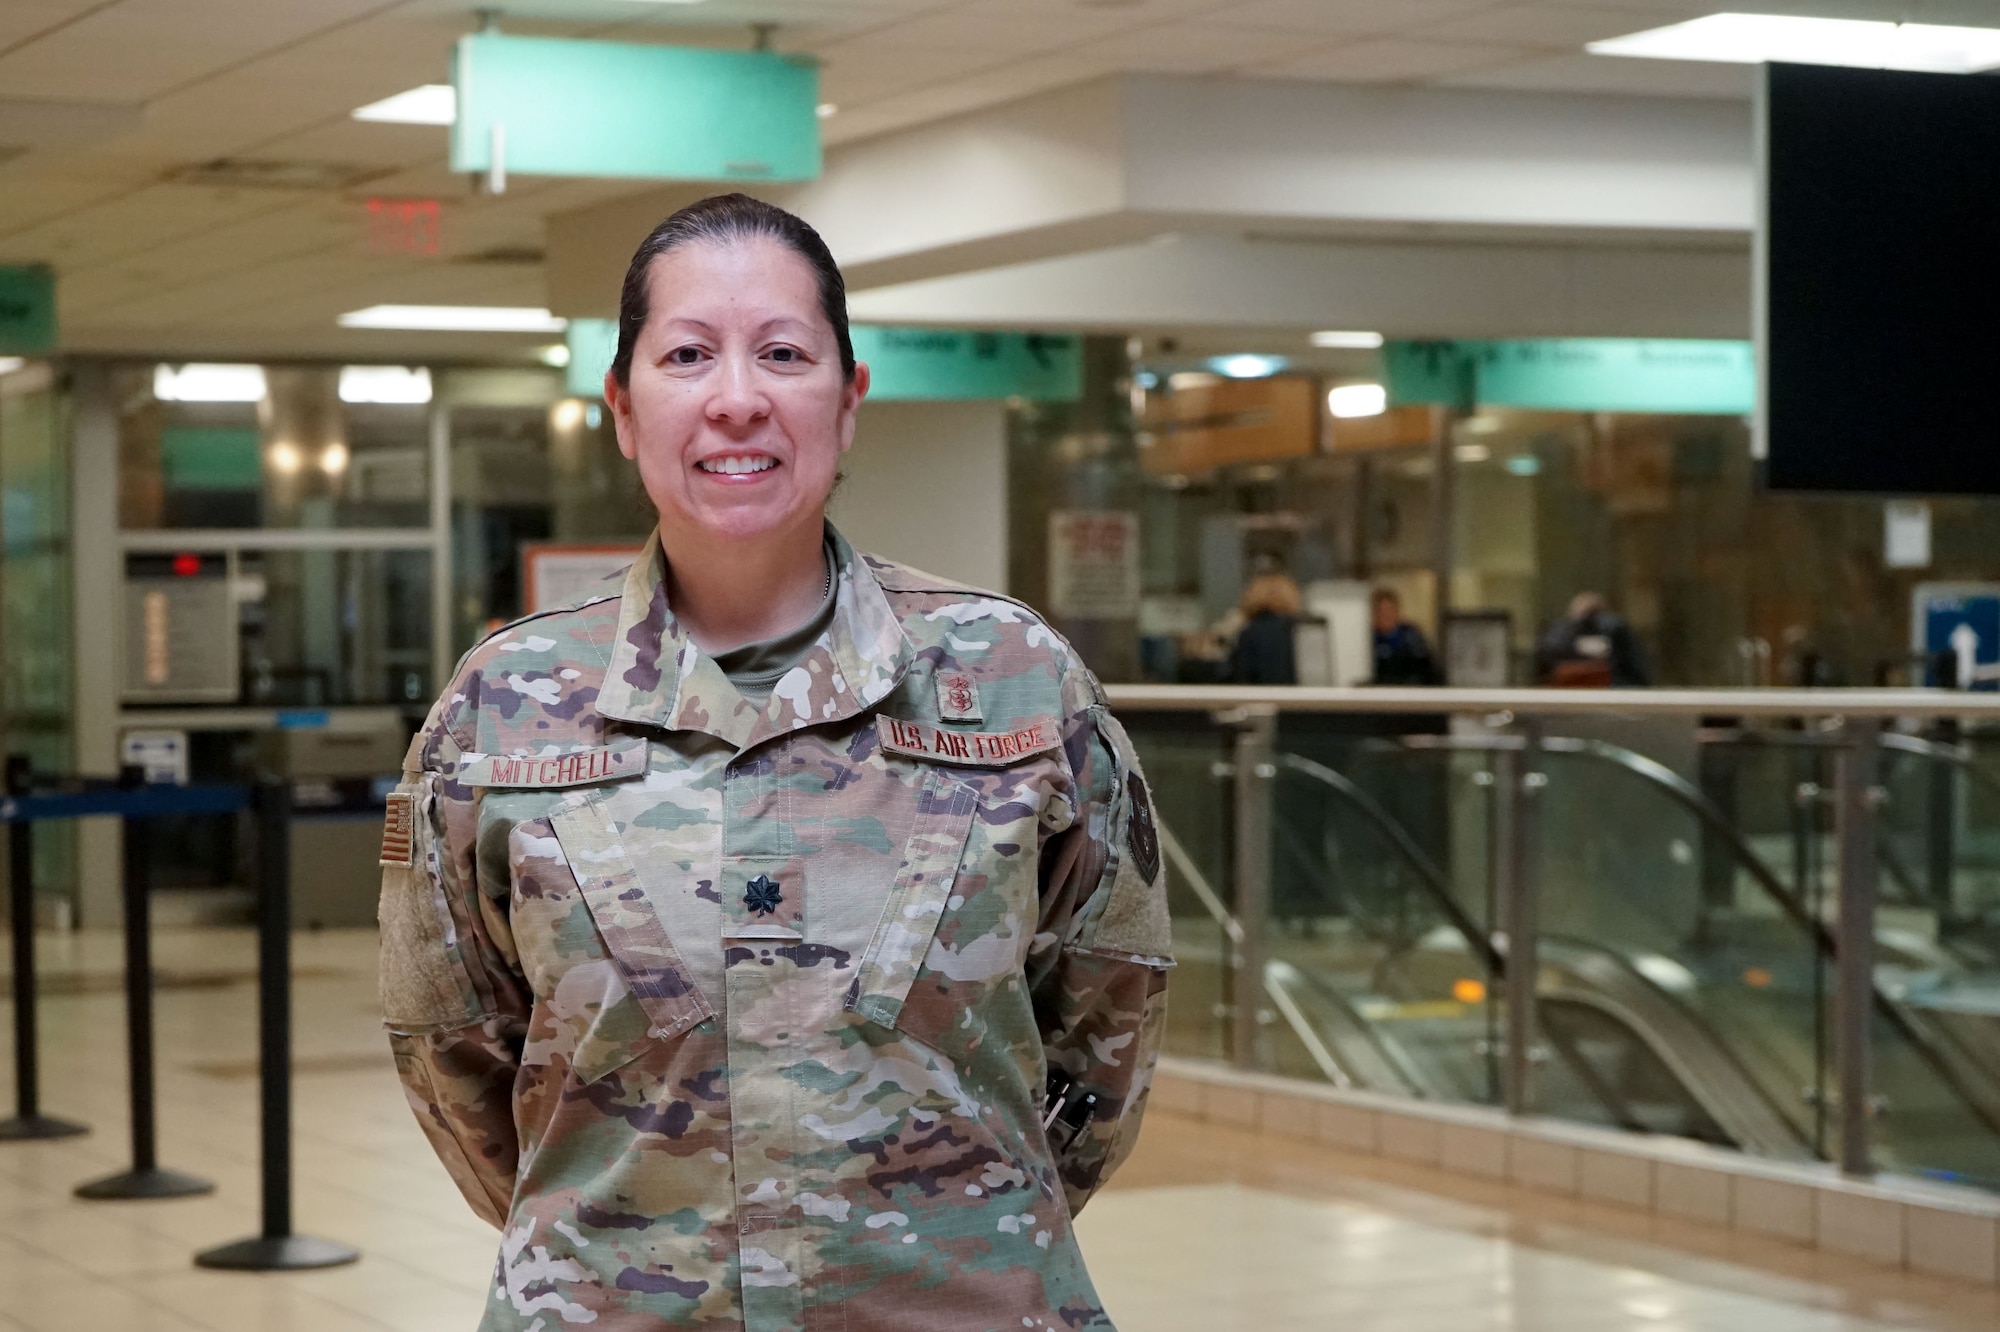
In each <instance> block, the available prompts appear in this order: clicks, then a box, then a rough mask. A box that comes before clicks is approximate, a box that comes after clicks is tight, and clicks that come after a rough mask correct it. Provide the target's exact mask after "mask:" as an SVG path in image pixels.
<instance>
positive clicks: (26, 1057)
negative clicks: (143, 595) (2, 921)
mask: <svg viewBox="0 0 2000 1332" xmlns="http://www.w3.org/2000/svg"><path fill="white" fill-rule="evenodd" d="M33 775H34V774H33V769H32V768H31V767H30V764H29V761H28V758H27V756H26V755H24V754H9V755H8V756H7V794H8V796H9V797H16V796H25V795H27V794H28V789H29V786H30V784H31V782H32V778H33ZM7 894H8V903H7V906H8V917H9V929H10V930H11V931H12V933H13V962H14V1117H13V1118H12V1119H7V1120H0V1142H29V1141H33V1140H35V1139H40V1138H73V1137H75V1136H76V1135H77V1134H79V1133H88V1132H90V1129H89V1127H88V1126H87V1125H83V1124H78V1123H74V1122H73V1121H71V1120H67V1119H56V1118H54V1117H52V1116H50V1115H45V1114H43V1113H42V1103H41V1102H42V1083H41V1048H40V1040H41V1033H40V1019H39V1015H38V1014H37V1013H36V1011H35V999H36V995H35V990H36V983H35V834H34V824H32V823H30V822H29V821H28V820H27V819H25V818H22V819H12V820H9V821H8V824H7Z"/></svg>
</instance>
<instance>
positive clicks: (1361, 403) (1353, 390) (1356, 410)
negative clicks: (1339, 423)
mask: <svg viewBox="0 0 2000 1332" xmlns="http://www.w3.org/2000/svg"><path fill="white" fill-rule="evenodd" d="M1326 409H1327V410H1328V411H1329V412H1332V413H1333V414H1334V415H1335V416H1337V417H1340V418H1341V419H1342V420H1353V419H1355V418H1357V417H1363V416H1380V415H1381V414H1382V413H1384V412H1386V411H1388V410H1389V390H1387V389H1385V388H1383V387H1382V386H1381V385H1380V384H1339V385H1336V386H1335V387H1333V388H1330V389H1328V390H1327V391H1326Z"/></svg>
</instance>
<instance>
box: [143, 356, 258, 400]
mask: <svg viewBox="0 0 2000 1332" xmlns="http://www.w3.org/2000/svg"><path fill="white" fill-rule="evenodd" d="M153 396H154V397H155V398H158V399H159V400H160V401H161V402H262V401H263V400H264V367H263V366H261V365H156V366H154V367H153Z"/></svg>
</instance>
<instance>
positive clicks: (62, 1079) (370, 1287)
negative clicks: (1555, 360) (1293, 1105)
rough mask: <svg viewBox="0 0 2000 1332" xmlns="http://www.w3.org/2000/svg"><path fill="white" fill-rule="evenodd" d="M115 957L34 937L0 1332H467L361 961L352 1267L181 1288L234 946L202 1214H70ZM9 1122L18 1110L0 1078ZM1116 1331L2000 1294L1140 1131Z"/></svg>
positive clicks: (1220, 1136)
mask: <svg viewBox="0 0 2000 1332" xmlns="http://www.w3.org/2000/svg"><path fill="white" fill-rule="evenodd" d="M118 947H119V945H118V940H117V937H116V936H115V935H112V936H88V937H83V938H76V937H70V938H66V939H51V940H49V941H48V945H47V946H46V947H45V949H44V957H45V959H46V968H47V970H48V972H49V973H50V974H49V983H48V987H47V989H48V991H49V993H48V995H47V997H46V999H45V1000H44V1008H43V1017H44V1022H43V1030H44V1032H45V1037H44V1042H45V1048H46V1058H45V1064H44V1074H43V1081H44V1085H45V1087H46V1091H45V1094H44V1101H45V1106H46V1108H47V1109H48V1110H49V1111H50V1112H51V1113H56V1114H64V1115H68V1116H70V1117H73V1118H81V1119H85V1120H88V1121H89V1122H91V1123H92V1124H93V1125H94V1127H95V1129H96V1131H95V1132H94V1133H93V1134H92V1135H91V1136H89V1137H86V1138H77V1139H70V1140H67V1141H62V1142H53V1143H30V1144H0V1329H4V1332H17V1329H29V1330H31V1332H452V1330H454V1329H458V1330H463V1332H470V1329H471V1328H472V1327H473V1326H474V1324H475V1323H476V1321H477V1318H478V1309H479V1305H480V1295H481V1287H482V1284H483V1281H484V1277H485V1274H486V1272H487V1269H488V1267H489V1264H490V1262H491V1256H492V1249H493V1242H494V1241H493V1235H492V1232H490V1231H489V1230H487V1229H486V1227H485V1226H484V1225H483V1224H481V1223H480V1222H478V1221H476V1220H475V1219H473V1217H472V1216H471V1214H470V1213H469V1212H467V1211H466V1210H465V1209H464V1207H463V1205H462V1204H461V1203H460V1202H459V1199H458V1195H457V1193H456V1192H455V1191H454V1190H453V1189H452V1187H451V1185H450V1184H449V1183H448V1182H447V1181H446V1179H445V1176H444V1173H443V1172H442V1171H441V1170H439V1169H437V1168H436V1166H435V1165H434V1164H433V1162H432V1161H431V1158H430V1156H429V1154H428V1152H427V1149H426V1148H425V1145H424V1143H423V1140H422V1138H421V1137H420V1135H419V1134H418V1132H417V1129H416V1126H415V1124H414V1122H413V1121H412V1120H411V1119H410V1117H409V1112H408V1110H407V1109H406V1108H405V1106H404V1103H403V1100H402V1096H401V1093H400V1092H399V1090H398V1089H397V1087H396V1084H395V1079H394V1076H393V1074H392V1072H391V1070H390V1065H389V1060H388V1058H387V1055H386V1052H385V1048H384V1046H383V1044H382V1042H381V1040H380V1038H379V1036H378V1035H377V1033H376V1027H375V1018H374V1011H373V1007H374V1005H373V993H374V987H373V974H372V959H371V954H372V950H373V943H372V939H371V937H369V936H367V935H363V934H352V933H347V934H342V933H328V934H320V935H302V936H300V938H299V941H298V946H297V950H296V961H297V964H298V968H299V977H298V980H297V983H296V986H295V991H294V994H295V1000H294V1002H295V1004H296V1008H297V1015H298V1020H297V1037H296V1049H297V1055H298V1071H297V1076H296V1080H295V1083H294V1087H295V1097H296V1103H297V1116H296V1122H297V1132H298V1154H297V1155H298V1200H297V1215H298V1222H299V1228H300V1229H301V1230H302V1231H306V1232H309V1233H315V1234H320V1235H324V1236H327V1237H329V1238H334V1239H339V1240H343V1241H346V1242H348V1243H350V1244H353V1245H356V1246H358V1247H359V1248H360V1249H361V1250H362V1252H363V1258H362V1261H361V1262H360V1263H359V1264H357V1265H355V1266H353V1267H347V1268H337V1269H332V1270H328V1271H322V1272H314V1273H297V1274H285V1275H270V1276H256V1275H241V1274H232V1273H218V1272H207V1271H200V1270H197V1269H195V1268H194V1267H192V1266H191V1265H190V1262H189V1259H190V1256H191V1255H192V1254H193V1252H194V1251H195V1250H196V1249H198V1248H201V1247H204V1246H206V1245H209V1244H213V1243H217V1242H220V1241H224V1240H229V1239H235V1238H239V1237H242V1236H244V1235H247V1234H250V1233H252V1232H254V1230H255V1229H256V1226H257V1215H256V1198H257V1188H256V1176H255V1159H256V1127H255V1125H256V1119H255V1113H256V1100H255V1098H256V1082H255V1078H254V1074H253V1069H254V1064H253V1063H252V1059H253V1056H254V1052H255V1007H254V992H253V991H252V990H251V988H250V985H249V975H250V967H251V960H252V956H253V952H252V941H251V939H250V937H249V935H248V934H247V933H244V932H237V931H200V932H196V931H168V932H164V933H163V934H162V935H161V937H160V939H159V947H158V950H157V952H158V956H159V959H160V969H161V974H162V980H163V984H162V987H161V990H160V992H159V999H158V1012H159V1028H160V1043H161V1050H162V1058H161V1062H160V1081H161V1089H162V1095H161V1106H160V1117H161V1124H162V1137H161V1143H162V1152H161V1156H162V1162H163V1164H166V1165H168V1166H172V1167H175V1168H178V1169H182V1170H191V1171H195V1172H198V1173H201V1174H205V1175H207V1176H209V1177H211V1178H213V1179H214V1180H216V1182H217V1183H218V1185H219V1186H220V1187H219V1188H218V1190H217V1192H216V1193H215V1194H214V1195H212V1196H210V1197H207V1198H198V1199H191V1200H181V1201H170V1202H151V1203H86V1202H79V1201H76V1200H74V1199H72V1198H71V1197H70V1195H69V1190H70V1188H71V1187H72V1186H73V1185H75V1184H77V1183H79V1182H81V1181H83V1180H86V1179H90V1178H93V1177H95V1176H96V1175H99V1174H104V1173H109V1172H111V1171H113V1170H116V1169H119V1168H121V1167H122V1166H123V1165H124V1164H125V1140H124V1133H125V1126H124V1115H123V1100H124V1094H125V1093H124V1075H123V1069H122V1059H123V1039H122V1032H123V1022H122V1016H121V1014H122V1008H121V998H120V995H119V992H118V990H117V984H118V972H117V966H118ZM0 1096H4V1097H5V1098H6V1103H7V1104H11V1098H12V1089H11V1087H10V1086H6V1085H5V1084H4V1083H0ZM1079 1230H1080V1231H1081V1233H1082V1236H1083V1241H1084V1248H1085V1251H1086V1253H1087V1254H1088V1255H1089V1257H1090V1260H1091V1266H1092V1269H1093V1271H1094V1272H1095V1273H1096V1275H1097V1278H1098V1283H1099V1285H1100V1287H1101V1288H1102V1291H1103V1294H1104V1298H1105V1302H1106V1304H1107V1305H1108V1307H1109V1308H1110V1310H1111V1312H1112V1314H1113V1316H1114V1317H1116V1318H1117V1319H1118V1320H1119V1324H1120V1326H1121V1328H1123V1329H1124V1330H1125V1332H1197V1330H1199V1332H1234V1330H1235V1329H1244V1330H1245V1332H1249V1330H1250V1329H1255V1330H1256V1332H1291V1330H1292V1329H1301V1330H1303V1329H1320V1328H1327V1329H1340V1332H1371V1330H1372V1329H1395V1330H1396V1332H1432V1330H1433V1329H1435V1330H1436V1332H1444V1330H1445V1329H1450V1332H1489V1330H1490V1332H1586V1330H1588V1332H1597V1330H1599V1329H1603V1330H1604V1332H1627V1330H1630V1332H1694V1330H1696V1329H1701V1330H1704V1332H1705V1330H1708V1329H1713V1330H1714V1332H1835V1330H1836V1329H1839V1330H1842V1332H1889V1330H1890V1329H1911V1330H1917V1329H1922V1330H1924V1332H1974V1329H1980V1330H1981V1332H1990V1330H1991V1329H1994V1328H1996V1327H2000V1292H1995V1291H1993V1290H1991V1289H1986V1290H1981V1289H1978V1288H1974V1287H1969V1286H1960V1285H1955V1284H1952V1283H1949V1282H1944V1281H1936V1280H1930V1279H1926V1278H1920V1277H1913V1276H1907V1275H1899V1274H1897V1273H1894V1272H1888V1271H1884V1270H1881V1269H1869V1268H1864V1267H1859V1266H1856V1265H1855V1264H1853V1263H1851V1262H1843V1261H1841V1260H1838V1259H1831V1258H1826V1257H1823V1256H1817V1255H1814V1254H1812V1253H1810V1252H1807V1251H1805V1250H1802V1249H1798V1248H1792V1247H1788V1246H1786V1245H1784V1244H1782V1243H1779V1242H1777V1241H1770V1242H1755V1241H1752V1242H1746V1241H1745V1240H1744V1238H1743V1237H1742V1236H1740V1235H1731V1234H1727V1233H1720V1234H1718V1233H1715V1232H1711V1231H1707V1230H1704V1229H1702V1228H1701V1227H1699V1226H1694V1225H1688V1224H1683V1223H1679V1222H1663V1221H1660V1220H1656V1219H1650V1218H1647V1217H1644V1216H1641V1215H1637V1214H1634V1213H1630V1212H1622V1211H1616V1210H1611V1209H1603V1208H1597V1207H1593V1206H1592V1205H1590V1204H1588V1203H1582V1202H1574V1201H1557V1200H1550V1199H1535V1198H1528V1197H1524V1196H1522V1195H1521V1194H1520V1193H1518V1192H1509V1191H1508V1190H1506V1189H1504V1188H1500V1187H1497V1186H1490V1185H1484V1184H1478V1183H1473V1182H1469V1181H1465V1180H1460V1179H1455V1178H1453V1177H1450V1176H1445V1175H1442V1174H1439V1173H1437V1172H1433V1171H1428V1170H1424V1169H1421V1168H1416V1167H1405V1166H1400V1165H1397V1164H1395V1163H1393V1162H1387V1161H1383V1160H1381V1159H1367V1158H1361V1157H1350V1156H1346V1155H1343V1154H1341V1153H1339V1152H1335V1151H1331V1150H1327V1149H1322V1148H1317V1147H1313V1146H1310V1145H1306V1144H1298V1143H1289V1144H1286V1145H1285V1147H1284V1149H1283V1150H1282V1151H1279V1150H1277V1149H1275V1148H1274V1146H1273V1143H1272V1141H1271V1140H1269V1139H1262V1138H1259V1137H1257V1136H1256V1135H1254V1134H1250V1133H1245V1132H1240V1131H1237V1130H1233V1129H1226V1128H1218V1127H1214V1126H1209V1125H1202V1124H1197V1123H1195V1122H1193V1121H1190V1120H1185V1119H1179V1118H1176V1117H1173V1116H1170V1115H1165V1114H1161V1115H1157V1116H1156V1117H1155V1118H1154V1119H1153V1120H1152V1121H1151V1122H1150V1123H1149V1125H1148V1129H1147V1133H1146V1137H1145V1139H1144V1140H1143V1143H1142V1145H1141V1147H1140V1149H1139V1151H1138V1153H1137V1154H1136V1155H1135V1156H1134V1157H1133V1159H1132V1161H1131V1163H1130V1164H1129V1165H1128V1166H1127V1167H1126V1169H1125V1171H1124V1172H1123V1173H1122V1174H1121V1175H1120V1177H1119V1178H1118V1180H1117V1182H1116V1183H1115V1184H1114V1185H1113V1187H1112V1188H1111V1189H1109V1190H1108V1191H1107V1192H1106V1193H1105V1194H1104V1195H1103V1196H1102V1197H1100V1198H1099V1199H1097V1200H1096V1201H1095V1202H1094V1203H1093V1204H1092V1206H1091V1208H1090V1210H1089V1211H1088V1212H1087V1213H1085V1214H1084V1216H1083V1218H1082V1220H1081V1221H1080V1223H1079Z"/></svg>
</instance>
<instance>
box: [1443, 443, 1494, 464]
mask: <svg viewBox="0 0 2000 1332" xmlns="http://www.w3.org/2000/svg"><path fill="white" fill-rule="evenodd" d="M1451 456H1452V457H1454V458H1456V459H1458V460H1459V461H1460V462H1462V463H1483V462H1485V461H1486V460H1487V459H1488V458H1491V457H1492V456H1493V450H1491V449H1489V448H1487V447H1486V446H1485V445H1484V444H1461V445H1459V446H1458V447H1457V448H1455V449H1453V450H1452V451H1451Z"/></svg>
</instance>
